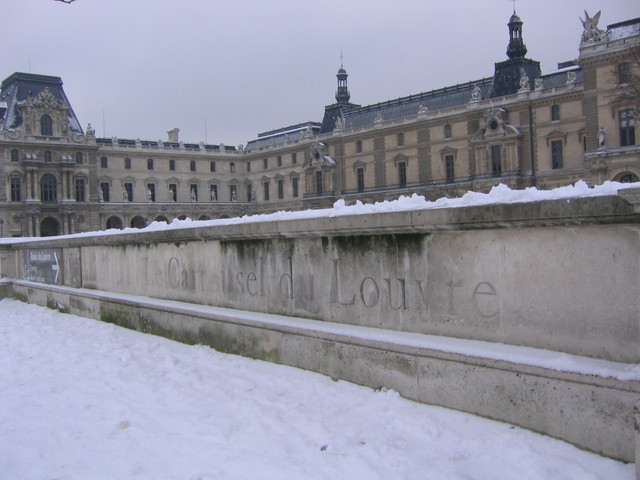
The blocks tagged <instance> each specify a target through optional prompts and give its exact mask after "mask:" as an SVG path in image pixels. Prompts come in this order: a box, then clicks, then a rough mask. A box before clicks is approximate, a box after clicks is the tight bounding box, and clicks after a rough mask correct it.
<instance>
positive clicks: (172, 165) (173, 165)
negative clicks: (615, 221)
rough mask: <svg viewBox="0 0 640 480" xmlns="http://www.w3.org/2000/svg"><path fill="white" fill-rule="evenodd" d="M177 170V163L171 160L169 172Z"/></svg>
mask: <svg viewBox="0 0 640 480" xmlns="http://www.w3.org/2000/svg"><path fill="white" fill-rule="evenodd" d="M175 169H176V161H175V160H169V170H171V171H172V172H173V171H174V170H175Z"/></svg>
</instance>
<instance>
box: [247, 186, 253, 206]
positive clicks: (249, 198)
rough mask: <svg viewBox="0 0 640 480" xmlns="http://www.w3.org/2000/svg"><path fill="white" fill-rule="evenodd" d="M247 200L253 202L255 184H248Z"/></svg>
mask: <svg viewBox="0 0 640 480" xmlns="http://www.w3.org/2000/svg"><path fill="white" fill-rule="evenodd" d="M247 202H253V185H251V184H250V183H248V184H247Z"/></svg>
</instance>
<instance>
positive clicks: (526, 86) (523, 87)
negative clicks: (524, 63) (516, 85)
mask: <svg viewBox="0 0 640 480" xmlns="http://www.w3.org/2000/svg"><path fill="white" fill-rule="evenodd" d="M530 90H531V84H530V82H529V75H527V72H525V71H524V68H520V89H519V90H518V92H528V91H530Z"/></svg>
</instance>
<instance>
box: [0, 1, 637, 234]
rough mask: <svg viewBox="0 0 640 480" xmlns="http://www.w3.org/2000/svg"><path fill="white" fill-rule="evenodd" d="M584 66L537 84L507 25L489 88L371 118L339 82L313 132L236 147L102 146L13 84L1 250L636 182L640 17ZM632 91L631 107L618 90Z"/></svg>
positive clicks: (429, 95) (57, 108)
mask: <svg viewBox="0 0 640 480" xmlns="http://www.w3.org/2000/svg"><path fill="white" fill-rule="evenodd" d="M598 18H599V14H598V15H596V16H594V17H589V16H588V15H586V18H585V20H584V21H583V24H584V32H583V34H582V38H581V39H576V42H578V41H579V42H580V54H579V57H578V59H576V60H575V61H571V62H565V63H563V64H559V65H558V68H559V70H558V71H556V72H554V73H550V74H543V73H542V72H541V69H540V64H539V62H537V61H535V60H532V59H530V58H528V57H527V48H526V45H525V42H524V37H523V28H522V27H523V22H522V20H521V19H520V18H519V17H518V15H516V14H515V13H514V14H513V16H512V17H511V18H510V20H509V23H508V45H507V52H506V53H507V58H506V59H504V60H503V61H500V62H498V63H496V64H495V72H494V75H493V76H492V77H488V78H481V79H478V80H476V81H473V82H468V83H465V84H459V85H455V86H450V87H444V88H441V89H438V90H433V91H430V92H424V93H419V94H415V95H410V96H408V97H403V98H399V99H395V100H389V101H385V102H381V103H377V104H374V105H366V106H361V105H357V104H354V103H351V102H350V92H349V89H348V84H347V77H348V74H347V71H346V70H345V69H344V68H343V66H341V67H340V69H339V70H338V74H337V91H336V95H335V103H333V104H331V105H327V106H326V107H325V110H324V116H323V118H322V120H321V121H319V122H307V123H304V124H298V125H292V126H289V127H286V128H280V129H276V130H271V131H267V132H264V133H261V134H259V135H258V137H257V138H256V139H254V140H251V141H249V142H248V143H247V145H246V146H244V147H242V146H240V147H237V148H236V147H230V146H226V145H222V144H220V145H210V144H205V143H198V144H195V143H184V142H182V141H180V138H179V130H178V129H177V128H176V129H173V130H170V131H169V132H167V133H168V137H167V141H144V140H129V139H120V138H99V137H96V134H95V130H93V129H92V128H91V127H90V126H88V127H87V128H86V129H85V130H83V128H82V127H81V125H80V122H79V121H78V119H77V118H76V115H75V113H74V111H73V108H72V106H71V103H70V102H69V100H68V98H67V97H66V95H65V92H64V89H63V84H62V80H61V79H60V78H59V77H54V76H45V75H33V74H26V73H14V74H13V75H11V76H9V77H8V78H7V79H6V80H4V82H2V87H1V92H0V236H5V237H6V236H50V235H59V234H68V233H76V232H85V231H92V230H101V229H105V228H123V227H144V226H146V225H147V224H149V223H150V222H152V221H154V220H158V221H171V220H172V219H174V218H186V217H189V218H192V219H213V218H223V217H232V216H240V215H245V214H255V213H266V212H273V211H278V210H300V209H307V208H323V207H329V206H331V205H332V204H333V203H334V202H335V201H336V200H338V199H341V198H342V199H345V200H346V201H347V202H354V201H356V200H360V201H363V202H374V201H380V200H386V199H394V198H397V197H398V196H400V195H411V194H413V193H418V194H420V195H424V196H425V197H427V198H429V199H436V198H439V197H442V196H458V195H461V194H463V193H464V192H466V191H469V190H474V191H487V190H489V189H490V188H491V187H492V186H494V185H496V184H498V183H505V184H507V185H509V186H511V187H512V188H524V187H528V186H537V187H538V188H543V189H546V188H553V187H556V186H561V185H568V184H571V183H574V182H576V181H578V180H585V181H586V182H588V183H589V184H592V185H596V184H601V183H602V182H604V181H606V180H617V181H624V182H632V181H638V180H640V146H639V145H638V142H637V138H638V132H637V124H638V122H639V119H638V118H639V117H638V112H640V103H639V102H640V100H639V98H638V95H637V82H638V78H639V75H640V72H639V69H640V53H639V52H640V18H638V19H633V20H628V21H624V22H620V23H616V24H613V25H609V26H608V27H607V29H606V30H603V29H600V28H598V25H597V22H598ZM633 82H636V95H633V94H632V93H631V94H630V93H629V90H630V89H626V88H625V87H626V86H629V85H632V84H633Z"/></svg>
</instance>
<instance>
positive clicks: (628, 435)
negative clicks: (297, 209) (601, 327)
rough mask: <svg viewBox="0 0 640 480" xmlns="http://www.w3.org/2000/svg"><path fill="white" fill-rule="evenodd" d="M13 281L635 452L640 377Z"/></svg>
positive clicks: (20, 292)
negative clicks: (561, 368) (595, 372)
mask: <svg viewBox="0 0 640 480" xmlns="http://www.w3.org/2000/svg"><path fill="white" fill-rule="evenodd" d="M9 283H10V284H11V286H12V288H13V293H14V295H17V296H19V297H21V298H25V299H28V301H29V302H32V303H37V304H40V305H49V306H51V305H56V306H57V307H60V308H62V309H63V310H69V311H70V313H76V314H79V315H82V316H86V317H91V318H97V319H101V320H103V321H108V322H110V323H116V324H119V325H121V326H125V327H128V328H132V329H134V330H138V331H141V332H144V333H151V334H156V335H161V336H165V337H167V338H171V339H174V340H178V341H182V342H184V343H189V344H204V345H209V346H212V347H213V348H215V349H216V350H219V351H221V352H225V353H234V354H240V355H243V356H248V357H251V358H257V359H262V360H267V361H272V362H275V363H281V364H284V365H290V366H294V367H299V368H304V369H307V370H312V371H316V372H318V373H322V374H325V375H329V376H331V377H333V378H339V379H343V380H347V381H351V382H354V383H357V384H361V385H365V386H369V387H372V388H380V387H383V386H384V387H387V388H392V389H395V390H397V391H398V392H399V393H401V394H402V395H403V396H405V397H407V398H410V399H413V400H417V401H420V402H424V403H429V404H435V405H440V406H444V407H449V408H454V409H457V410H462V411H466V412H470V413H474V414H478V415H481V416H485V417H488V418H492V419H496V420H501V421H506V422H509V423H513V424H516V425H519V426H522V427H524V428H528V429H531V430H534V431H537V432H540V433H543V434H546V435H550V436H553V437H556V438H559V439H562V440H566V441H568V442H570V443H573V444H575V445H577V446H579V447H580V448H584V449H587V450H590V451H593V452H596V453H599V454H602V455H605V456H608V457H611V458H615V459H618V460H622V461H626V462H633V461H634V459H635V455H636V450H637V447H636V443H635V442H636V439H637V434H636V426H635V422H634V415H635V411H634V408H635V407H636V406H637V404H638V398H639V395H640V382H638V381H623V380H619V379H615V378H607V377H604V376H599V375H593V374H591V375H590V374H585V373H578V372H576V371H574V372H562V371H558V370H552V369H550V368H543V367H540V366H536V365H527V364H525V363H519V362H515V361H508V360H505V359H496V358H487V357H483V356H481V355H464V354H461V353H459V352H453V353H452V352H448V351H444V350H442V349H437V348H426V347H425V346H424V344H422V343H421V342H420V341H419V340H420V339H421V338H424V336H421V335H419V334H407V333H402V334H401V335H400V336H398V332H386V331H384V330H379V329H372V328H367V327H357V326H348V327H345V326H344V325H337V324H331V323H329V322H320V321H313V320H306V319H300V318H291V317H279V316H277V315H265V314H257V313H255V312H246V311H236V310H232V309H223V308H218V307H206V306H202V305H195V304H188V303H182V302H174V301H166V300H164V301H162V300H156V299H150V298H145V297H136V296H132V295H124V294H113V293H110V292H99V291H90V290H84V289H74V288H69V287H56V286H51V285H43V284H38V283H34V282H25V281H17V280H16V281H11V282H9ZM399 339H401V340H399ZM411 339H414V341H410V340H411ZM514 348H517V347H514ZM585 360H586V359H585ZM589 361H592V360H591V359H589Z"/></svg>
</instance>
